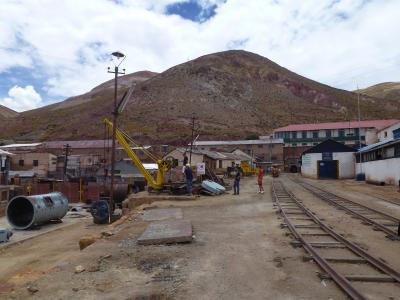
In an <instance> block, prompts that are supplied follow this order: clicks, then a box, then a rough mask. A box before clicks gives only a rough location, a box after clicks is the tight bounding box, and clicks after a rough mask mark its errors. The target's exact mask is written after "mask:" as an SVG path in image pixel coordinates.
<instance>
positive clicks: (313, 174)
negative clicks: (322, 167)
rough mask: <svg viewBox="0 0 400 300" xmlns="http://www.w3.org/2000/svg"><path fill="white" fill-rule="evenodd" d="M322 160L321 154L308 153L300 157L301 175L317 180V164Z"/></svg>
mask: <svg viewBox="0 0 400 300" xmlns="http://www.w3.org/2000/svg"><path fill="white" fill-rule="evenodd" d="M319 160H322V153H309V154H305V155H303V156H302V157H301V175H303V176H304V177H309V178H318V176H317V174H318V164H317V162H318V161H319Z"/></svg>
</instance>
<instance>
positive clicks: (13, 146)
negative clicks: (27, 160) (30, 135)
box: [0, 143, 42, 149]
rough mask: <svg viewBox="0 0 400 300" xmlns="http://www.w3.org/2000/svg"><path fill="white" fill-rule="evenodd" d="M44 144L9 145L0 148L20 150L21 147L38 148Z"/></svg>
mask: <svg viewBox="0 0 400 300" xmlns="http://www.w3.org/2000/svg"><path fill="white" fill-rule="evenodd" d="M41 144H42V143H31V144H9V145H5V146H0V148H1V149H7V148H19V147H21V148H22V147H37V146H40V145H41Z"/></svg>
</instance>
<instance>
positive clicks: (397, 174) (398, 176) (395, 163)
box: [357, 158, 400, 185]
mask: <svg viewBox="0 0 400 300" xmlns="http://www.w3.org/2000/svg"><path fill="white" fill-rule="evenodd" d="M357 173H364V174H365V179H366V180H367V181H375V182H385V184H390V185H398V184H399V180H400V158H390V159H383V160H374V161H368V162H363V163H362V164H361V168H360V163H357Z"/></svg>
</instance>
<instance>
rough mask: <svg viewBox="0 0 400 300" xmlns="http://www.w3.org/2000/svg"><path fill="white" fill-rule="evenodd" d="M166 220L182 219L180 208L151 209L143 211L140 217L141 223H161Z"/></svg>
mask: <svg viewBox="0 0 400 300" xmlns="http://www.w3.org/2000/svg"><path fill="white" fill-rule="evenodd" d="M168 219H176V220H178V219H183V213H182V209H181V208H153V209H148V210H145V211H144V213H143V215H142V220H143V221H163V220H168Z"/></svg>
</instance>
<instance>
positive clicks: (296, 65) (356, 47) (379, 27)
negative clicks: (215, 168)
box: [0, 0, 400, 109]
mask: <svg viewBox="0 0 400 300" xmlns="http://www.w3.org/2000/svg"><path fill="white" fill-rule="evenodd" d="M117 2H118V3H119V4H116V3H115V1H114V2H113V1H109V0H86V1H79V0H63V1H53V0H35V1H33V0H26V1H15V0H3V1H1V2H0V45H1V46H0V77H1V72H4V71H5V70H7V69H9V68H10V67H12V66H22V67H26V68H31V69H30V70H32V73H36V72H41V73H43V75H44V77H45V78H47V80H46V81H45V82H43V84H44V88H45V90H46V91H47V93H48V94H47V95H43V97H44V98H46V99H48V98H53V99H55V98H57V99H60V98H63V97H65V98H66V97H69V96H72V95H76V94H80V93H83V92H86V91H88V90H90V89H91V88H93V87H94V86H95V85H97V84H99V83H101V82H103V81H106V80H109V79H112V75H111V74H108V73H107V71H106V70H107V67H108V66H111V63H110V62H109V61H108V60H107V59H105V57H107V56H106V55H107V54H109V53H111V52H113V51H115V50H120V51H122V52H123V53H125V54H126V55H127V59H126V60H125V62H124V63H123V65H122V67H124V68H126V70H127V72H135V71H139V70H151V71H158V72H160V71H164V70H165V69H167V68H169V67H172V66H174V65H176V64H179V63H182V62H185V61H187V60H188V59H194V58H196V57H198V56H200V55H205V54H208V53H211V52H217V51H224V50H227V49H230V48H232V47H240V48H242V49H245V50H248V51H253V52H256V53H258V54H260V55H263V56H265V57H267V58H269V59H271V60H273V61H275V62H277V63H278V64H280V65H282V66H283V67H286V68H288V69H290V70H292V71H294V72H297V73H299V74H301V75H304V76H306V77H309V78H311V79H314V80H317V81H321V82H323V83H327V84H330V85H333V86H336V87H340V88H346V89H355V84H356V81H357V82H358V83H359V85H360V87H364V86H368V85H371V84H374V83H378V82H382V81H396V80H397V81H400V55H399V54H398V49H399V48H400V40H399V39H397V38H396V37H397V35H398V28H400V1H398V0H386V1H381V0H369V1H366V0H340V1H337V0H336V1H333V0H302V1H294V0H279V1H273V0H271V1H267V0H252V1H248V0H228V1H223V0H199V3H200V4H201V5H202V6H203V7H205V8H207V7H210V5H213V4H217V5H218V8H217V10H216V13H217V14H216V16H215V17H213V18H212V19H210V20H208V21H206V22H204V23H202V24H199V23H195V22H192V21H189V20H185V19H183V18H181V17H179V16H176V15H171V16H167V15H165V14H164V13H165V8H166V6H167V5H169V4H171V3H174V2H182V1H176V0H119V1H117ZM35 85H36V83H35ZM26 109H28V108H26Z"/></svg>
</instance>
